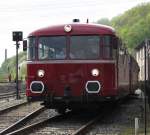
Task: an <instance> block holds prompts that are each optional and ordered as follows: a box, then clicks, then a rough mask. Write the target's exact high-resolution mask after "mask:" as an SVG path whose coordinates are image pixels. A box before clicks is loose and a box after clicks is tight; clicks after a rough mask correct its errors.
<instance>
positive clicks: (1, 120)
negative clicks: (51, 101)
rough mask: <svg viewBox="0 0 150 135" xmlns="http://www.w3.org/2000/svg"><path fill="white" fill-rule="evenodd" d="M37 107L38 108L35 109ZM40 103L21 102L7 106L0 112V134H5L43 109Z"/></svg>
mask: <svg viewBox="0 0 150 135" xmlns="http://www.w3.org/2000/svg"><path fill="white" fill-rule="evenodd" d="M37 108H38V109H37ZM44 109H45V108H43V107H41V106H40V103H37V102H35V103H30V104H26V103H23V104H22V105H19V106H16V107H12V108H11V109H10V110H9V108H8V109H6V110H5V111H2V112H1V114H0V135H3V134H7V133H9V132H12V131H13V130H16V129H17V128H19V127H20V126H21V125H22V124H25V123H26V122H27V121H29V120H30V119H32V118H33V117H35V116H36V115H38V114H39V113H41V112H42V111H44ZM4 112H5V113H4Z"/></svg>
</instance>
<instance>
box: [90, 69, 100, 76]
mask: <svg viewBox="0 0 150 135" xmlns="http://www.w3.org/2000/svg"><path fill="white" fill-rule="evenodd" d="M91 73H92V76H98V75H99V70H98V69H92V71H91Z"/></svg>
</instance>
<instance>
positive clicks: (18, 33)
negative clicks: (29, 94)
mask: <svg viewBox="0 0 150 135" xmlns="http://www.w3.org/2000/svg"><path fill="white" fill-rule="evenodd" d="M12 35H13V41H15V42H16V78H15V81H16V99H19V98H20V96H19V87H18V49H19V45H20V44H19V41H22V39H23V33H22V31H14V32H13V33H12Z"/></svg>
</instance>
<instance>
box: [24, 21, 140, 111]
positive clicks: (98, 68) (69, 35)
mask: <svg viewBox="0 0 150 135" xmlns="http://www.w3.org/2000/svg"><path fill="white" fill-rule="evenodd" d="M66 27H67V28H66ZM66 29H67V30H66ZM59 36H60V37H61V39H62V40H63V41H64V46H65V47H66V55H65V56H64V57H62V58H60V59H59V58H58V59H56V58H51V59H48V58H47V59H43V58H42V57H41V56H44V55H45V54H44V53H43V52H44V51H45V49H43V48H46V47H49V46H54V48H52V47H49V48H50V49H51V50H52V51H53V53H54V52H55V53H56V52H57V51H56V50H58V48H59V47H60V46H61V45H60V43H57V38H59ZM55 37H56V39H55ZM80 37H81V38H80ZM30 38H32V39H33V38H34V41H33V40H32V41H30V43H29V44H30V45H29V48H28V50H29V51H28V53H29V54H28V55H30V56H29V57H30V58H28V60H27V89H26V95H27V97H28V99H30V100H42V101H43V105H45V106H46V107H48V108H55V109H58V110H65V109H66V108H69V109H73V108H78V107H83V106H87V105H88V106H89V105H90V104H92V105H99V104H100V103H101V102H104V101H112V100H116V99H118V98H121V97H123V96H126V95H128V94H131V93H133V92H134V90H135V88H136V86H137V82H138V72H139V68H138V65H137V63H136V61H135V60H134V59H133V57H131V56H130V55H129V54H128V53H127V52H126V51H124V52H125V53H124V54H122V55H120V54H119V48H120V47H121V45H120V44H119V42H118V39H117V36H116V34H115V31H114V29H113V28H111V27H108V26H103V25H94V24H80V23H75V24H67V25H57V26H51V27H47V28H43V29H39V30H36V31H34V32H32V33H31V34H30V35H29V39H30ZM50 38H52V39H50ZM94 39H95V40H97V41H95V40H94ZM105 39H106V42H105ZM54 41H55V42H54ZM79 41H82V42H84V43H87V44H89V45H88V46H86V44H84V45H83V44H82V43H79V44H81V45H82V48H80V47H81V45H80V46H78V44H77V43H78V42H79ZM49 42H52V43H50V45H49ZM89 42H92V44H93V45H94V44H96V45H95V46H96V47H97V48H98V49H95V50H94V51H95V52H96V53H97V54H96V56H94V55H90V53H88V52H87V51H86V49H87V48H88V47H91V46H92V45H90V43H89ZM107 42H109V43H107ZM33 44H34V45H33ZM45 44H46V45H47V46H46V47H45ZM53 44H56V45H53ZM57 44H58V45H57ZM55 46H58V47H55ZM76 46H78V48H80V49H78V48H76ZM105 47H106V48H107V47H108V49H105ZM93 48H94V47H93ZM54 49H55V50H54ZM77 49H78V50H77ZM33 50H34V51H33ZM72 50H73V51H74V50H75V51H76V52H79V51H80V50H84V54H86V53H87V54H86V57H87V58H83V57H81V58H80V56H79V55H77V56H76V58H73V57H72V56H71V51H72ZM88 50H89V52H90V51H91V49H90V48H89V49H88ZM31 52H32V53H31ZM91 52H92V51H91ZM107 53H108V54H107ZM31 54H32V57H31ZM51 54H52V53H51ZM40 55H41V56H40ZM55 56H56V55H55Z"/></svg>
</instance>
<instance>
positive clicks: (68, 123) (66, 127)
mask: <svg viewBox="0 0 150 135" xmlns="http://www.w3.org/2000/svg"><path fill="white" fill-rule="evenodd" d="M108 109H109V111H110V110H111V109H112V107H108V108H103V112H101V113H100V114H99V113H91V114H90V113H88V112H84V113H82V114H80V113H74V112H67V113H66V114H65V115H59V114H58V115H55V116H53V117H51V118H48V119H46V120H42V121H40V122H37V123H34V124H31V125H28V126H26V127H23V128H21V129H19V130H16V131H14V132H11V133H9V135H20V134H22V135H24V134H31V135H32V134H33V135H35V134H40V135H42V134H43V135H44V134H65V135H70V134H72V135H79V134H84V132H85V131H86V129H87V128H88V127H89V126H91V125H93V124H94V123H95V122H96V121H97V120H99V119H101V118H103V117H104V116H106V112H107V113H108V112H109V111H108Z"/></svg>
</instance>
